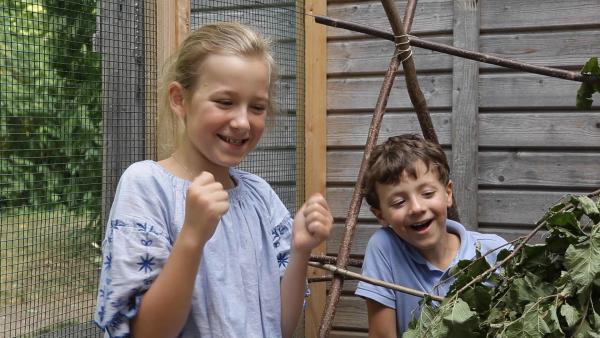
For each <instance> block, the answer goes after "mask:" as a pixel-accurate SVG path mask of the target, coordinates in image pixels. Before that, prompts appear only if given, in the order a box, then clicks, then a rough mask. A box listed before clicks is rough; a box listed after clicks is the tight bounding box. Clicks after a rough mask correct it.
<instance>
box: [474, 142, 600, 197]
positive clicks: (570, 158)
mask: <svg viewBox="0 0 600 338" xmlns="http://www.w3.org/2000/svg"><path fill="white" fill-rule="evenodd" d="M599 164H600V153H598V152H593V153H591V152H590V153H563V152H556V153H546V152H528V151H517V152H500V151H498V152H483V153H481V154H480V162H479V184H485V185H492V186H522V187H525V186H537V187H564V188H570V189H574V188H588V189H593V188H594V187H598V186H600V170H599V168H600V165H599Z"/></svg>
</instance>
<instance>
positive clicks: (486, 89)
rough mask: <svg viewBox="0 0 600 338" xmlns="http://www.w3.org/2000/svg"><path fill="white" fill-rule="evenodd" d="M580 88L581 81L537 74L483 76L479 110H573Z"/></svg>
mask: <svg viewBox="0 0 600 338" xmlns="http://www.w3.org/2000/svg"><path fill="white" fill-rule="evenodd" d="M579 85H580V83H579V82H575V81H569V80H563V79H557V78H550V77H545V76H541V75H537V74H522V73H512V74H482V75H481V77H480V79H479V95H480V96H479V97H480V102H479V107H480V108H508V107H536V108H537V107H554V108H567V109H572V108H573V107H575V96H576V94H577V89H578V88H579Z"/></svg>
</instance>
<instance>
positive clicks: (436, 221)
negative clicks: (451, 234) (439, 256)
mask: <svg viewBox="0 0 600 338" xmlns="http://www.w3.org/2000/svg"><path fill="white" fill-rule="evenodd" d="M415 169H416V170H415V171H416V173H417V177H416V179H415V178H413V177H410V176H408V175H407V174H406V172H403V173H402V177H401V178H400V182H399V183H396V184H379V183H377V184H376V186H375V189H376V192H377V195H378V197H379V209H377V208H371V211H372V212H373V213H374V214H375V216H377V219H378V220H379V222H380V223H381V224H382V225H386V226H390V227H392V229H393V230H394V231H395V232H396V234H398V236H400V238H402V239H403V240H405V241H406V242H407V243H409V244H410V245H412V246H413V247H414V248H416V249H417V250H418V251H419V252H421V254H423V255H424V256H425V257H428V256H429V253H434V252H435V251H436V248H440V245H439V244H440V243H442V242H443V241H444V240H446V239H447V237H446V236H447V232H446V217H447V208H448V207H449V206H451V205H452V182H448V184H446V185H444V184H442V183H441V182H440V181H439V178H438V174H437V172H436V171H435V170H428V169H427V166H426V165H425V163H423V162H422V161H419V162H417V163H416V164H415Z"/></svg>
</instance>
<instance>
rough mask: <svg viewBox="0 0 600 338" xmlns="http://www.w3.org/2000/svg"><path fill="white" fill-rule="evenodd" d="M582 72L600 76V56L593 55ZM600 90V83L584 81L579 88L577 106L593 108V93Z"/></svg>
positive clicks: (579, 107)
mask: <svg viewBox="0 0 600 338" xmlns="http://www.w3.org/2000/svg"><path fill="white" fill-rule="evenodd" d="M581 73H582V74H591V75H596V76H598V77H600V67H598V58H596V57H593V58H591V59H589V60H588V62H586V64H585V65H584V66H583V68H582V69H581ZM595 92H600V85H598V84H595V85H593V84H590V83H587V82H583V83H582V84H581V86H579V89H578V90H577V104H576V106H577V108H578V109H588V110H589V109H592V102H593V100H592V94H594V93H595Z"/></svg>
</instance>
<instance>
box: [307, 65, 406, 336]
mask: <svg viewBox="0 0 600 338" xmlns="http://www.w3.org/2000/svg"><path fill="white" fill-rule="evenodd" d="M398 67H400V59H399V58H398V57H392V59H391V61H390V65H389V66H388V70H387V71H386V73H385V76H384V78H383V84H382V85H381V89H380V91H379V97H378V98H377V103H376V104H375V110H374V112H373V117H372V119H371V126H370V127H369V134H368V135H367V143H366V145H365V151H364V153H363V157H362V161H361V164H360V169H359V171H358V178H357V180H356V185H355V186H354V191H353V192H352V199H351V201H350V207H349V208H348V215H347V216H346V224H345V229H346V230H345V231H344V236H343V238H342V243H341V245H340V249H339V252H338V259H337V264H336V266H337V267H340V268H345V267H346V265H347V264H348V256H349V255H350V247H351V246H352V238H353V237H354V230H355V229H356V224H357V220H358V213H359V211H360V207H361V204H362V199H363V191H362V190H363V189H362V188H363V185H364V177H365V171H366V170H367V161H368V159H369V157H370V156H371V153H372V152H373V148H374V147H375V144H376V142H377V137H378V135H379V129H380V128H381V122H382V120H383V114H384V112H385V107H386V105H387V100H388V98H389V96H390V91H391V89H392V85H393V84H394V79H395V77H396V72H397V71H398ZM343 282H344V280H343V278H340V277H339V276H336V278H334V280H333V282H332V283H331V289H330V291H329V295H328V297H327V304H326V306H325V311H324V312H323V316H322V318H321V325H320V326H319V333H318V337H319V338H326V337H328V336H329V331H330V330H331V325H332V323H333V318H334V316H335V311H336V307H337V303H338V301H339V300H340V295H341V293H342V285H343Z"/></svg>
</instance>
